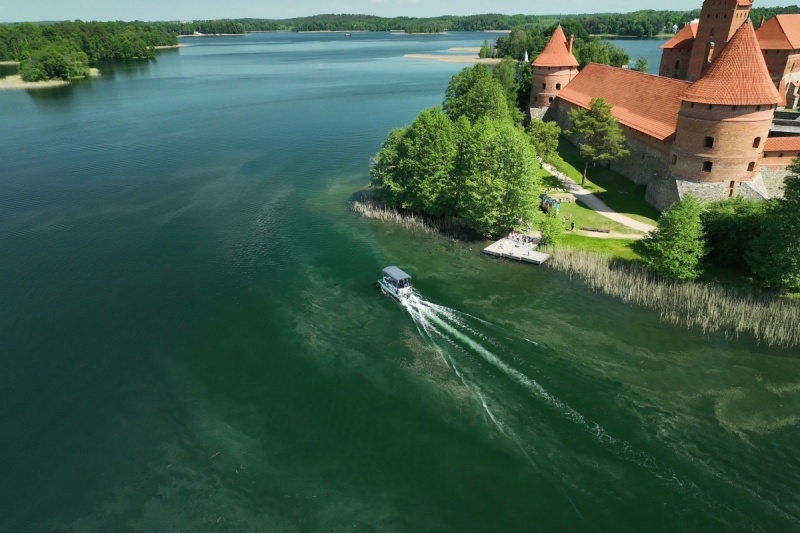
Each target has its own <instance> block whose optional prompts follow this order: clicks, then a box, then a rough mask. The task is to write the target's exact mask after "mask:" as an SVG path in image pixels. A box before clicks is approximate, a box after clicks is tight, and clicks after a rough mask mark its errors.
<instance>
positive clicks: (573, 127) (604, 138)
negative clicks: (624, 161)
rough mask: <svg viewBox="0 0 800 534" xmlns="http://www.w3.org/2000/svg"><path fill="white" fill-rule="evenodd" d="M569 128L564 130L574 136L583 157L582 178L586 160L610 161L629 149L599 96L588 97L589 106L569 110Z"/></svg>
mask: <svg viewBox="0 0 800 534" xmlns="http://www.w3.org/2000/svg"><path fill="white" fill-rule="evenodd" d="M569 121H570V129H569V130H568V131H566V132H565V133H566V134H567V135H574V136H576V137H577V141H578V148H579V150H580V153H581V157H582V158H583V160H584V167H583V179H582V180H581V185H583V184H585V183H586V173H587V172H588V171H589V164H590V163H596V162H598V161H612V160H615V159H617V158H621V157H623V156H627V155H628V154H629V153H630V152H629V151H628V149H627V148H626V147H625V137H624V136H623V135H622V129H621V128H620V126H619V123H618V122H617V120H616V119H615V118H614V116H613V115H612V114H611V106H610V105H609V104H608V103H607V102H606V101H605V100H604V99H602V98H592V99H591V101H590V102H589V109H584V108H574V109H571V110H569Z"/></svg>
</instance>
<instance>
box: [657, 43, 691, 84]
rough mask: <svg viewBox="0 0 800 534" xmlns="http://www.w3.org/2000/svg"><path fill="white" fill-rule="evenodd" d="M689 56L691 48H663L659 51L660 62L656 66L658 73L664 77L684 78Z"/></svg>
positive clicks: (687, 68)
mask: <svg viewBox="0 0 800 534" xmlns="http://www.w3.org/2000/svg"><path fill="white" fill-rule="evenodd" d="M691 56H692V49H691V48H683V49H681V48H664V49H663V50H662V51H661V64H660V65H659V67H658V74H659V75H660V76H664V77H665V78H677V79H679V80H685V79H686V75H687V72H688V70H689V58H691Z"/></svg>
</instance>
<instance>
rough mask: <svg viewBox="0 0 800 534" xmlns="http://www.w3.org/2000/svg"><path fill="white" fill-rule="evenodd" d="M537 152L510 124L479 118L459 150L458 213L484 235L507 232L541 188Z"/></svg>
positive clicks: (524, 216) (525, 214)
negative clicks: (460, 189)
mask: <svg viewBox="0 0 800 534" xmlns="http://www.w3.org/2000/svg"><path fill="white" fill-rule="evenodd" d="M537 169H538V164H537V162H536V153H535V152H534V150H533V147H532V146H531V144H530V142H529V141H528V139H527V138H526V136H525V134H524V133H523V132H522V131H521V130H520V129H519V128H517V127H515V126H514V125H513V124H511V123H509V122H507V121H502V120H492V119H482V120H480V121H478V123H477V124H475V125H474V126H473V128H472V130H471V131H470V134H469V136H468V139H467V141H466V142H465V146H464V149H463V155H462V164H461V172H462V173H463V180H464V194H463V196H462V199H461V210H460V211H461V215H462V216H463V217H464V218H465V219H466V220H467V221H469V222H470V224H471V226H472V227H473V228H474V229H475V230H477V231H478V232H480V233H481V234H483V235H486V236H491V235H496V234H498V233H502V232H504V231H506V230H507V229H508V228H510V227H512V226H514V225H516V224H517V223H518V221H519V220H520V219H530V218H531V216H532V215H533V210H534V208H535V204H536V191H537V189H538V187H539V176H538V173H537V172H536V171H537Z"/></svg>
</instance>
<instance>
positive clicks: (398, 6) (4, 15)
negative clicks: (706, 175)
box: [0, 0, 795, 22]
mask: <svg viewBox="0 0 800 534" xmlns="http://www.w3.org/2000/svg"><path fill="white" fill-rule="evenodd" d="M794 3H795V0H764V1H758V0H757V1H756V2H755V4H756V5H757V6H759V7H768V6H778V5H790V4H794ZM701 4H702V0H670V1H669V2H667V1H665V0H605V1H597V0H571V1H569V2H560V3H559V2H548V1H543V0H0V22H22V21H49V20H74V19H81V20H87V21H88V20H195V19H197V20H199V19H224V18H244V17H254V18H265V19H285V18H291V17H302V16H308V15H318V14H321V13H350V14H368V15H378V16H382V17H395V16H409V17H434V16H438V15H476V14H481V13H506V14H518V13H522V14H525V15H558V14H572V13H598V12H605V13H621V12H628V11H637V10H640V9H659V10H661V9H669V10H670V11H683V10H690V9H695V8H699V7H700V6H701Z"/></svg>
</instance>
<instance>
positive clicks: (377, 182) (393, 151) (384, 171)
mask: <svg viewBox="0 0 800 534" xmlns="http://www.w3.org/2000/svg"><path fill="white" fill-rule="evenodd" d="M407 130H408V128H407V127H406V128H395V129H394V130H392V131H391V132H389V136H388V137H387V138H386V141H384V142H383V146H381V149H380V150H379V151H378V153H377V154H375V156H374V157H373V158H372V162H371V163H372V165H371V166H370V174H371V175H372V179H371V180H370V187H371V188H372V189H373V190H375V191H376V192H377V194H378V197H379V198H380V199H381V200H382V201H383V202H384V203H386V204H387V205H389V206H393V207H396V208H399V207H400V206H402V205H403V202H404V200H405V196H406V186H405V183H402V182H401V181H399V180H398V177H399V167H400V143H401V142H402V141H403V137H404V136H405V134H406V131H407Z"/></svg>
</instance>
